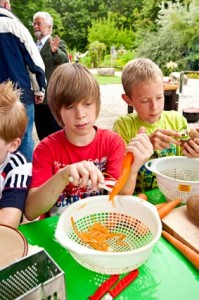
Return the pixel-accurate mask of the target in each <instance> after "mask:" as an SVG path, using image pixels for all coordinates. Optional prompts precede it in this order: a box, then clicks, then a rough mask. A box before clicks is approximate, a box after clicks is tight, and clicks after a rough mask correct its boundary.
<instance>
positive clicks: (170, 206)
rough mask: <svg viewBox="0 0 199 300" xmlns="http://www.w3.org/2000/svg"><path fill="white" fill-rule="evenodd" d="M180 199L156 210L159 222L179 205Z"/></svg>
mask: <svg viewBox="0 0 199 300" xmlns="http://www.w3.org/2000/svg"><path fill="white" fill-rule="evenodd" d="M180 202H181V199H175V200H172V201H169V202H167V203H166V204H165V205H163V206H162V207H160V208H159V209H158V214H159V217H160V220H162V219H163V218H164V217H165V216H166V215H168V214H169V213H170V212H171V211H172V209H173V208H175V207H176V206H177V205H178V204H180Z"/></svg>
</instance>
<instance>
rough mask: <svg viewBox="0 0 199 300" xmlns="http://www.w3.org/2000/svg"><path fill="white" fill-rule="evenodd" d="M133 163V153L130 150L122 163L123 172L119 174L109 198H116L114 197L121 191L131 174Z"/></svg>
mask: <svg viewBox="0 0 199 300" xmlns="http://www.w3.org/2000/svg"><path fill="white" fill-rule="evenodd" d="M132 163H133V154H132V153H130V152H128V153H127V154H126V155H125V157H124V160H123V164H122V173H121V175H120V176H119V178H118V180H117V182H116V184H115V185H114V187H113V189H112V191H111V193H110V195H109V200H114V197H115V196H116V195H117V194H118V193H119V192H120V191H121V189H122V188H123V186H124V185H125V183H126V181H127V179H128V176H129V174H130V171H131V165H132Z"/></svg>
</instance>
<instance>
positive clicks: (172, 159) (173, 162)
mask: <svg viewBox="0 0 199 300" xmlns="http://www.w3.org/2000/svg"><path fill="white" fill-rule="evenodd" d="M145 166H146V168H147V169H148V170H150V171H151V172H153V173H155V174H156V178H157V184H158V187H159V189H160V191H161V192H162V193H163V194H164V195H165V197H166V198H167V200H168V201H170V200H173V199H177V198H179V199H181V202H182V203H186V202H187V199H188V197H189V196H192V195H199V159H198V158H188V157H185V156H168V157H162V158H156V159H153V160H150V161H148V162H147V163H146V164H145Z"/></svg>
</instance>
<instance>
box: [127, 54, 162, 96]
mask: <svg viewBox="0 0 199 300" xmlns="http://www.w3.org/2000/svg"><path fill="white" fill-rule="evenodd" d="M160 78H162V79H163V74H162V71H161V69H160V68H159V66H158V65H157V64H155V63H154V62H153V61H152V60H150V59H148V58H136V59H133V60H131V61H129V62H128V63H127V64H126V65H125V67H124V69H123V71H122V85H123V88H124V91H125V93H126V95H127V96H128V97H131V96H132V92H133V87H134V86H136V85H138V84H140V83H146V84H150V83H153V82H156V81H157V80H158V79H160Z"/></svg>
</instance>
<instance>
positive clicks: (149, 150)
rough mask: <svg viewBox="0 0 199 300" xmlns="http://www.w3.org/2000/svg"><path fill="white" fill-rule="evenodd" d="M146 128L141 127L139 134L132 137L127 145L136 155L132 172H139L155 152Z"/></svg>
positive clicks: (127, 149)
mask: <svg viewBox="0 0 199 300" xmlns="http://www.w3.org/2000/svg"><path fill="white" fill-rule="evenodd" d="M144 131H145V128H144V127H141V128H140V130H139V132H138V134H137V135H136V136H135V137H134V138H132V140H131V141H130V142H129V144H128V145H127V148H126V151H127V152H131V153H132V154H133V156H134V161H133V165H132V168H131V173H132V174H137V172H138V171H139V169H140V168H141V167H142V166H143V164H144V163H145V162H147V161H148V160H149V159H150V157H151V156H152V154H153V145H152V144H151V142H150V139H149V137H148V135H147V134H146V133H145V132H144Z"/></svg>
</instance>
